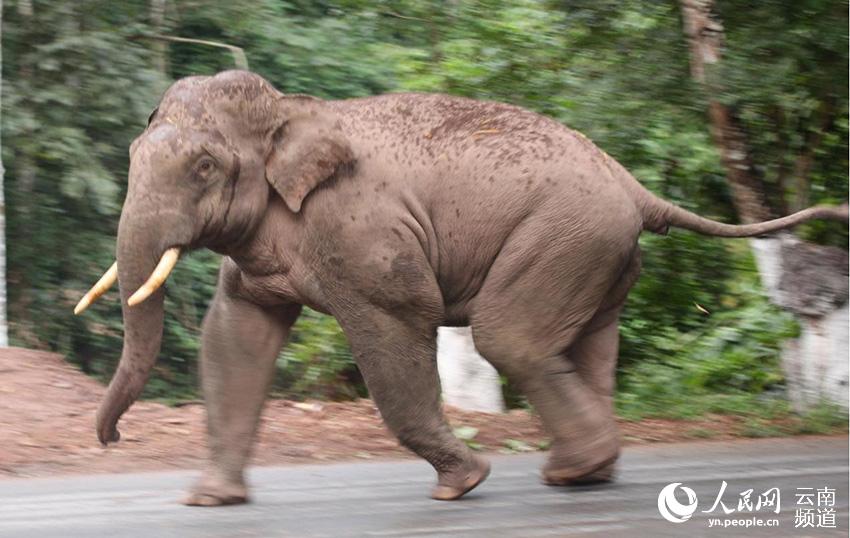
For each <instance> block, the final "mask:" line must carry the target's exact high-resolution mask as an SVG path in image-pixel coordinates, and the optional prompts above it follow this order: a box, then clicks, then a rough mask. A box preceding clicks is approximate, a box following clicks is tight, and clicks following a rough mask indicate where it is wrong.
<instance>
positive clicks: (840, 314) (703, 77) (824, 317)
mask: <svg viewBox="0 0 850 538" xmlns="http://www.w3.org/2000/svg"><path fill="white" fill-rule="evenodd" d="M681 7H682V21H683V24H684V30H685V35H686V36H687V38H688V43H689V45H690V66H691V76H692V77H693V79H694V80H695V81H696V82H697V83H699V84H700V85H701V86H702V87H703V89H704V90H705V92H706V97H707V99H708V117H709V121H710V126H711V134H712V137H713V139H714V142H715V144H716V146H717V149H718V151H719V152H720V158H721V162H722V163H723V166H724V167H725V169H726V178H727V180H728V182H729V185H730V187H731V190H732V196H733V199H734V203H735V207H736V210H737V212H738V216H739V217H740V218H741V220H742V221H744V222H755V221H759V220H765V219H768V218H770V217H771V216H773V213H774V211H772V210H771V208H770V205H769V203H768V197H767V194H766V193H767V189H766V188H765V185H764V182H763V181H762V179H761V177H760V176H759V175H758V173H757V170H756V168H755V166H754V165H753V162H752V156H751V152H750V150H749V146H748V143H747V138H746V135H745V133H744V131H743V129H742V128H741V126H740V122H739V120H738V118H737V117H736V116H735V114H734V111H733V110H731V109H730V108H729V107H728V106H727V105H725V104H723V103H721V102H720V101H719V99H718V96H719V95H720V90H721V88H722V81H720V80H718V77H717V76H716V74H715V73H712V72H711V71H712V70H716V67H717V64H718V63H719V62H720V59H721V54H722V50H723V24H722V22H721V21H720V20H719V19H718V18H717V16H716V14H715V12H714V0H681ZM824 112H825V113H824V118H825V120H826V121H828V120H829V110H828V107H827V110H825V111H824ZM825 125H828V124H825ZM819 138H820V137H819V136H815V137H813V138H812V139H810V140H807V142H808V145H807V147H806V148H804V150H803V153H802V154H801V155H800V157H799V158H798V160H797V163H796V164H795V167H794V173H795V180H796V187H797V189H796V190H797V192H796V194H795V203H794V204H793V205H794V206H795V208H796V209H800V208H799V207H796V206H798V205H799V203H800V201H801V200H802V201H807V200H808V198H807V195H808V192H807V190H808V178H807V176H808V173H809V170H810V169H811V165H812V161H813V159H814V153H815V152H814V149H815V146H814V145H816V144H818V143H819ZM804 190H805V191H806V192H802V191H804ZM784 194H785V193H780V195H784ZM782 205H784V206H786V207H787V206H788V205H789V204H782ZM750 244H751V245H752V247H753V251H754V254H755V258H756V263H757V265H758V270H759V275H760V277H761V279H762V285H763V286H764V288H765V289H766V290H767V292H768V296H769V297H770V300H771V302H773V303H774V304H777V305H779V306H781V307H783V308H785V309H786V310H790V311H791V312H793V313H794V314H795V315H796V317H797V319H798V321H799V322H800V326H801V335H800V337H799V338H798V339H796V340H793V341H790V342H786V344H785V346H784V349H783V353H782V364H783V369H784V370H785V375H786V379H787V387H788V395H789V398H790V400H791V402H792V404H793V405H794V407H795V408H796V409H797V410H798V411H805V410H807V409H810V408H811V407H812V406H813V405H816V404H818V403H820V402H823V401H827V402H832V403H835V404H838V405H840V406H842V407H845V408H846V407H847V403H848V369H847V355H848V336H847V320H848V306H847V293H848V289H847V275H848V269H847V253H846V252H844V251H842V250H841V249H835V248H833V247H823V246H820V245H812V244H807V243H805V242H803V241H801V240H799V239H797V238H796V237H794V236H793V235H791V234H790V233H783V234H780V235H778V236H776V237H773V238H766V239H761V238H760V239H752V240H751V242H750Z"/></svg>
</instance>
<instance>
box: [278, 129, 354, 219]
mask: <svg viewBox="0 0 850 538" xmlns="http://www.w3.org/2000/svg"><path fill="white" fill-rule="evenodd" d="M353 162H354V156H353V154H352V151H351V147H350V146H349V144H348V141H347V140H346V138H345V136H344V135H343V133H342V131H341V130H340V129H339V127H338V126H337V125H336V124H335V122H334V121H333V120H332V118H330V117H327V116H326V115H325V114H322V113H317V114H314V115H310V116H307V117H302V118H297V119H293V120H290V121H287V122H286V123H285V124H283V125H282V126H281V127H280V128H278V129H277V130H276V131H275V133H274V134H273V135H272V139H271V152H270V154H269V156H268V158H267V159H266V179H267V180H268V182H269V183H271V185H272V187H274V189H275V190H276V191H277V193H278V194H279V195H280V196H281V198H283V200H284V202H286V205H287V206H288V207H289V209H291V210H292V211H293V212H294V213H298V212H299V211H301V205H302V204H303V203H304V199H305V198H306V197H307V195H308V194H310V192H311V191H312V190H313V189H315V188H316V187H318V186H319V184H321V183H322V182H323V181H325V180H327V179H330V178H331V177H333V176H334V175H335V174H337V173H338V172H339V171H340V169H341V168H343V167H345V166H347V165H350V164H352V163H353Z"/></svg>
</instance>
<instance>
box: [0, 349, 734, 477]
mask: <svg viewBox="0 0 850 538" xmlns="http://www.w3.org/2000/svg"><path fill="white" fill-rule="evenodd" d="M104 390H105V387H103V386H102V385H100V384H99V383H98V382H97V381H95V380H93V379H91V378H89V377H87V376H85V375H84V374H83V373H81V372H80V371H79V370H77V369H76V368H74V367H73V366H72V365H70V364H68V363H66V362H65V361H64V360H63V359H62V357H61V356H59V355H55V354H51V353H44V352H39V351H32V350H26V349H18V348H12V349H0V478H4V477H5V478H10V477H34V476H55V475H60V474H72V473H99V472H138V471H147V470H157V469H196V468H199V467H200V466H201V465H202V463H203V461H204V458H205V456H206V447H205V439H204V429H205V428H204V409H203V405H200V404H190V405H185V406H181V407H167V406H165V405H161V404H158V403H153V402H138V403H136V404H135V405H134V406H133V407H132V408H131V409H130V410H129V411H128V412H127V414H125V415H124V418H123V419H122V421H121V423H120V426H119V428H120V430H121V435H122V439H121V442H119V443H117V444H115V445H111V446H110V447H108V448H102V447H101V446H100V445H99V444H98V442H97V439H96V437H95V433H94V416H95V410H96V409H97V405H98V403H99V401H100V399H101V396H102V395H103V393H104ZM447 414H448V416H449V418H450V420H451V422H452V425H453V426H454V427H456V428H460V427H463V428H464V429H465V430H466V434H467V435H469V434H470V433H471V432H472V430H469V429H468V428H475V429H477V433H476V434H475V435H474V437H473V438H472V440H471V442H474V443H476V444H477V445H479V446H476V448H480V449H481V450H485V451H500V450H501V451H518V450H520V451H522V450H537V449H539V448H540V447H544V446H545V444H546V435H545V433H544V432H543V430H542V428H541V425H540V422H539V420H538V419H537V417H535V416H534V415H533V414H531V413H529V412H527V411H524V410H515V411H512V412H510V413H507V414H504V415H489V414H484V413H470V412H464V411H460V410H457V409H452V408H448V409H447ZM741 426H742V424H741V420H740V419H737V418H735V417H728V416H716V417H710V418H707V419H706V420H701V421H696V422H681V421H672V420H644V421H641V422H625V421H623V422H621V423H620V427H621V430H622V433H623V437H624V440H625V442H626V444H636V443H655V442H671V441H682V440H687V439H696V438H700V439H704V438H705V437H706V436H707V432H709V433H710V437H711V438H712V439H730V438H734V437H737V436H739V434H740V430H741ZM406 456H411V454H410V453H409V452H408V451H407V450H405V449H404V448H401V447H400V446H399V445H398V443H397V441H396V440H395V439H394V438H393V437H392V436H391V435H390V434H389V432H388V431H387V430H386V428H385V427H384V426H383V424H382V422H381V419H380V415H379V414H378V411H377V409H376V408H375V407H374V405H373V404H372V402H371V401H370V400H358V401H354V402H343V403H332V402H292V401H288V400H270V401H269V403H268V405H267V407H266V410H265V412H264V414H263V421H262V427H261V433H260V438H259V444H258V446H257V448H256V450H255V455H254V460H253V463H254V464H258V465H271V464H285V463H306V462H317V461H327V460H346V459H347V460H351V459H358V458H362V459H372V458H383V457H393V458H398V457H406Z"/></svg>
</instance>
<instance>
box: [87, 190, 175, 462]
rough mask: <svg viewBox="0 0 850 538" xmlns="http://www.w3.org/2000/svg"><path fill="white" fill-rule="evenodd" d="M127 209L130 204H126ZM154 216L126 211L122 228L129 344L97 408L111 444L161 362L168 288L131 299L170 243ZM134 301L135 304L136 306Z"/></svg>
mask: <svg viewBox="0 0 850 538" xmlns="http://www.w3.org/2000/svg"><path fill="white" fill-rule="evenodd" d="M125 209H126V207H125ZM157 224H158V225H155V224H154V223H153V222H151V221H150V220H147V222H142V221H141V220H140V219H135V218H133V217H130V216H128V215H127V212H126V211H125V212H124V213H122V216H121V222H120V224H119V227H118V247H117V254H118V282H119V286H120V289H121V309H122V311H123V317H124V347H123V350H122V352H121V361H120V362H119V364H118V369H117V370H116V371H115V375H114V376H113V377H112V381H111V382H110V383H109V388H108V389H107V391H106V397H105V398H104V399H103V401H102V402H101V404H100V407H99V409H98V411H97V419H96V420H97V438H98V440H99V441H100V442H101V443H102V444H104V445H106V444H107V443H111V442H115V441H117V440H118V439H119V437H120V435H119V433H118V429H117V428H116V424H117V423H118V420H119V419H120V418H121V415H123V414H124V412H125V411H126V410H127V409H128V408H129V407H130V406H131V405H132V404H133V402H135V401H136V399H137V398H138V397H139V395H140V394H141V392H142V389H143V388H144V386H145V383H146V382H147V380H148V377H149V375H150V373H151V370H152V369H153V366H154V364H155V363H156V359H157V355H158V354H159V349H160V344H161V342H162V329H163V313H164V295H165V294H164V291H163V290H162V289H161V288H160V289H156V290H155V291H153V292H152V293H151V295H150V296H149V297H147V299H146V300H144V301H143V302H139V303H137V304H136V303H133V302H131V303H129V304H128V300H129V299H130V298H131V296H132V295H133V294H134V292H136V291H137V290H139V288H140V287H142V286H143V285H144V284H146V281H148V277H149V276H150V275H151V274H152V273H153V272H154V269H155V268H156V267H157V261H159V260H160V257H162V256H163V252H165V250H166V247H168V246H169V245H167V244H165V245H164V244H162V243H163V238H162V237H161V235H158V234H157V232H156V230H157V229H161V223H157ZM130 304H133V306H130Z"/></svg>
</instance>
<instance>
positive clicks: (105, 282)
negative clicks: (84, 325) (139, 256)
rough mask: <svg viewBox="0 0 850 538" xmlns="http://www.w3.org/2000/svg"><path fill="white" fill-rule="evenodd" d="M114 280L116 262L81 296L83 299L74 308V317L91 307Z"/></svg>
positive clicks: (116, 269) (115, 278)
mask: <svg viewBox="0 0 850 538" xmlns="http://www.w3.org/2000/svg"><path fill="white" fill-rule="evenodd" d="M116 280H118V262H115V263H113V264H112V267H110V268H109V269H107V270H106V272H105V273H103V276H102V277H100V280H98V281H97V283H95V285H94V286H92V287H91V289H90V290H89V291H87V292H86V294H85V295H83V298H82V299H80V302H79V303H77V306H75V307H74V315H78V314H80V313H81V312H82V311H83V310H85V309H86V308H88V307H89V306H91V304H92V303H93V302H95V301H97V300H98V298H100V296H101V295H103V294H104V293H106V291H107V290H108V289H109V288H111V287H112V285H113V284H115V281H116Z"/></svg>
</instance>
